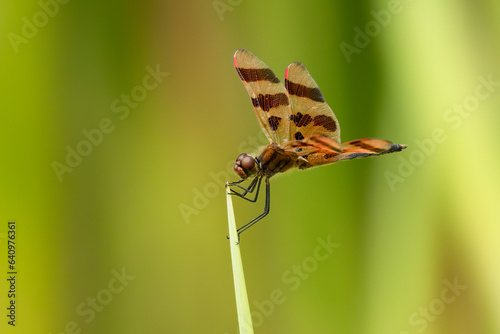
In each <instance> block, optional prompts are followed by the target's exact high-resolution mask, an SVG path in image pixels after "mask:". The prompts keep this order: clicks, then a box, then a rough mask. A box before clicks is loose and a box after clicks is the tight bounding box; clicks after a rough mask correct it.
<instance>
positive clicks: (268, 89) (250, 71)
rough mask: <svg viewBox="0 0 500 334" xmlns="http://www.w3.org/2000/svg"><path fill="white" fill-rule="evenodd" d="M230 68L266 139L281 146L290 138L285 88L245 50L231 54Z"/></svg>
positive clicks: (269, 70) (268, 69) (260, 62)
mask: <svg viewBox="0 0 500 334" xmlns="http://www.w3.org/2000/svg"><path fill="white" fill-rule="evenodd" d="M234 66H235V68H236V72H237V73H238V75H239V77H240V79H241V81H242V82H243V85H244V86H245V88H246V90H247V92H248V95H250V98H251V99H252V105H253V107H254V110H255V115H256V116H257V120H258V121H259V124H260V126H261V128H262V131H263V132H264V133H265V135H266V137H267V139H269V141H270V142H275V143H277V144H280V145H281V144H283V143H284V142H286V141H287V140H288V138H289V137H290V135H289V132H288V131H289V130H290V128H289V125H288V124H289V119H290V117H289V116H290V113H291V111H290V99H289V97H288V93H287V91H286V89H285V87H284V86H283V84H282V83H281V82H280V80H279V79H278V78H277V77H276V75H275V74H274V73H273V71H271V69H270V68H269V67H268V66H267V65H266V64H264V62H262V61H261V60H260V59H259V58H257V57H255V56H254V55H253V54H252V53H251V52H250V51H248V50H245V49H239V50H237V51H236V52H235V54H234Z"/></svg>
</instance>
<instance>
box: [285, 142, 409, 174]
mask: <svg viewBox="0 0 500 334" xmlns="http://www.w3.org/2000/svg"><path fill="white" fill-rule="evenodd" d="M406 147H407V146H406V145H398V144H393V143H392V142H390V141H388V140H382V139H375V138H364V139H357V140H352V141H349V142H346V143H343V144H339V143H337V142H336V141H335V140H333V139H332V138H328V137H324V136H322V135H312V136H310V137H307V138H304V139H301V140H292V141H290V142H288V143H286V144H285V146H284V148H285V149H288V150H291V151H293V152H295V153H297V155H299V157H300V160H299V161H300V162H299V164H298V168H299V169H306V168H311V167H316V166H321V165H326V164H332V163H335V162H338V161H341V160H350V159H356V158H364V157H370V156H377V155H382V154H388V153H393V152H399V151H402V150H403V149H405V148H406Z"/></svg>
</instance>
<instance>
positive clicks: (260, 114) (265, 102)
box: [229, 49, 407, 238]
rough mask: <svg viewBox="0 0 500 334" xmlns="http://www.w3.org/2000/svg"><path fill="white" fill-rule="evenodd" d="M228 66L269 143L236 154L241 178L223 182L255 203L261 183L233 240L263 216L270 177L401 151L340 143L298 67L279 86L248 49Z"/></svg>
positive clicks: (376, 143)
mask: <svg viewBox="0 0 500 334" xmlns="http://www.w3.org/2000/svg"><path fill="white" fill-rule="evenodd" d="M234 66H235V68H236V72H238V75H239V77H240V79H241V81H242V82H243V85H244V86H245V88H246V90H247V92H248V94H249V95H250V98H251V99H252V105H253V107H254V110H255V115H256V116H257V120H258V121H259V124H260V127H261V128H262V131H263V132H264V133H265V135H266V137H267V139H268V140H269V142H270V144H269V145H267V146H266V147H264V148H263V149H262V151H261V152H260V154H259V155H258V156H252V155H249V154H247V153H242V154H240V155H239V156H238V158H237V159H236V163H235V165H234V171H235V172H236V174H238V176H239V177H240V178H241V179H240V180H239V181H236V182H231V183H229V186H231V187H232V188H231V192H230V193H231V194H232V195H236V196H238V197H241V198H244V199H245V200H247V201H250V202H256V201H257V198H258V195H259V190H260V184H261V181H262V179H265V182H266V200H265V205H264V212H263V213H262V214H260V215H259V216H257V217H255V218H254V219H252V220H251V221H250V222H249V223H247V224H245V225H243V226H242V227H240V228H239V229H238V230H237V231H238V238H239V236H240V234H241V233H242V232H243V231H245V230H247V229H248V228H249V227H251V226H252V225H254V224H255V223H257V222H258V221H259V220H261V219H262V218H264V217H265V216H266V215H267V214H268V213H269V209H270V203H271V195H270V193H271V188H270V185H269V178H271V177H272V176H273V175H275V174H277V173H283V172H286V171H288V170H290V169H292V168H298V169H307V168H311V167H316V166H321V165H327V164H333V163H335V162H337V161H341V160H349V159H355V158H363V157H370V156H377V155H382V154H388V153H393V152H399V151H401V150H403V149H405V148H406V147H407V146H406V145H398V144H393V143H392V142H390V141H388V140H382V139H374V138H363V139H356V140H352V141H348V142H345V143H340V127H339V123H338V121H337V118H336V117H335V114H334V113H333V111H332V109H330V107H329V106H328V104H326V102H325V99H324V98H323V95H322V94H321V91H320V90H319V87H318V85H317V84H316V82H315V81H314V79H313V78H312V77H311V75H310V74H309V72H308V71H307V70H306V68H305V67H304V65H302V63H299V62H295V63H291V64H290V65H288V67H287V69H286V71H285V85H283V84H282V83H281V82H280V80H279V79H278V78H277V77H276V75H275V74H274V73H273V71H271V69H270V68H269V67H268V66H267V65H266V64H264V62H262V61H261V60H260V59H259V58H257V57H256V56H254V55H253V54H252V53H251V52H250V51H248V50H245V49H239V50H237V51H236V52H235V54H234ZM250 177H253V180H252V181H251V182H250V184H249V185H248V187H246V188H245V187H243V186H241V185H240V183H241V182H243V181H245V180H246V179H248V178H250ZM235 189H239V192H238V191H236V190H235ZM254 192H255V196H253V198H251V195H250V194H252V193H254Z"/></svg>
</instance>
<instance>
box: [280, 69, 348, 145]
mask: <svg viewBox="0 0 500 334" xmlns="http://www.w3.org/2000/svg"><path fill="white" fill-rule="evenodd" d="M285 87H286V90H287V91H288V95H289V97H290V103H291V112H292V115H291V116H290V121H291V122H290V130H289V134H290V138H289V140H301V139H303V138H307V137H311V136H313V135H322V136H325V137H328V138H330V139H332V140H334V141H336V142H337V143H339V144H340V127H339V123H338V121H337V118H336V117H335V114H334V113H333V111H332V109H331V108H330V107H329V106H328V104H326V102H325V99H324V98H323V95H322V94H321V91H320V90H319V87H318V85H317V84H316V82H315V81H314V79H313V78H312V77H311V75H310V74H309V72H308V71H307V69H306V68H305V66H304V65H302V63H298V62H296V63H291V64H290V65H289V66H288V67H287V69H286V72H285Z"/></svg>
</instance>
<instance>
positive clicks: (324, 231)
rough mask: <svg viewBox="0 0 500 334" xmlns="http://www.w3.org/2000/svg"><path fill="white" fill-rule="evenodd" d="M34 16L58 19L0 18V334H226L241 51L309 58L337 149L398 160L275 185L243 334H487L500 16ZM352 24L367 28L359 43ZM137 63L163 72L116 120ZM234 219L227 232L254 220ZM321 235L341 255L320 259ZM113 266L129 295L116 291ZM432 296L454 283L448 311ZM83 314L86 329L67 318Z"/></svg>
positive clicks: (68, 11)
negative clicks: (82, 152) (366, 149)
mask: <svg viewBox="0 0 500 334" xmlns="http://www.w3.org/2000/svg"><path fill="white" fill-rule="evenodd" d="M41 3H42V4H47V3H48V4H50V5H43V6H44V7H46V8H49V9H46V11H50V12H51V14H52V15H50V16H49V15H47V14H40V11H42V10H43V9H42V7H41V5H40V3H38V2H36V1H22V2H11V1H10V2H6V1H4V2H2V3H1V4H0V13H2V14H1V19H0V27H1V33H0V35H1V36H2V39H1V43H0V63H1V72H0V73H1V76H2V78H1V81H0V85H1V89H0V96H1V100H0V101H1V127H2V131H1V134H0V135H1V140H0V152H1V155H2V161H1V167H0V168H1V174H0V244H1V245H0V259H2V260H0V268H2V269H1V273H2V275H1V277H4V278H2V279H1V280H0V295H1V296H2V297H1V298H0V301H1V303H2V304H1V309H2V310H3V311H2V317H1V319H2V322H1V324H0V328H1V332H2V333H4V332H7V333H54V334H55V333H70V332H71V333H73V332H74V333H220V334H226V333H227V334H229V333H237V332H238V329H237V328H238V327H237V318H236V307H235V301H234V288H233V282H232V272H231V263H230V255H229V245H228V241H227V240H226V235H227V217H226V207H225V205H226V202H225V196H224V188H223V183H224V182H225V181H226V180H227V179H228V178H229V179H230V180H236V179H237V178H236V176H235V175H233V174H232V172H231V168H230V163H231V162H232V161H234V159H235V158H236V156H237V155H238V154H239V153H241V151H242V150H254V149H256V148H257V146H258V145H262V144H265V141H264V140H263V139H262V135H261V134H260V128H259V126H258V124H257V122H256V120H255V116H254V115H253V111H252V107H251V103H250V100H249V98H248V96H247V93H246V92H245V90H244V88H243V86H242V84H241V83H240V81H239V79H238V77H237V75H236V73H235V71H234V68H233V62H232V55H233V53H234V51H235V50H236V49H238V48H241V47H244V48H247V49H249V50H250V51H252V52H253V53H254V54H255V55H257V56H258V57H259V58H261V59H262V60H263V61H264V62H266V63H267V64H268V65H269V66H270V67H271V68H272V69H273V70H274V71H275V73H276V74H277V75H278V77H282V76H283V73H284V70H285V68H286V66H287V65H288V64H289V63H290V62H292V61H301V62H303V63H304V64H305V65H306V66H307V68H308V70H309V72H310V73H311V74H312V75H313V76H314V78H315V80H316V82H317V83H318V84H319V86H320V87H321V89H322V92H323V95H324V96H325V98H326V100H327V102H328V103H329V105H330V106H331V107H332V109H333V110H334V112H335V113H336V115H337V118H338V119H339V121H340V124H341V126H342V139H343V140H353V139H357V138H362V137H378V138H383V139H389V140H392V141H394V142H396V143H404V144H407V145H409V147H408V149H407V150H405V151H404V152H402V153H398V154H392V155H388V156H384V157H380V158H376V159H365V160H354V161H349V162H343V163H339V164H338V165H334V166H328V167H322V168H317V169H313V170H310V171H306V172H293V173H291V174H289V175H287V176H282V177H276V179H274V178H273V179H272V182H271V184H272V209H271V213H270V215H269V216H268V217H267V218H266V219H265V220H264V221H262V222H260V223H259V224H258V225H256V226H255V227H253V228H252V229H251V230H249V231H248V232H246V233H245V234H243V241H242V244H241V248H242V256H243V261H244V265H245V274H246V278H247V287H248V293H249V299H250V303H251V307H252V310H253V314H254V326H255V332H256V333H367V334H370V333H373V334H380V333H394V334H413V333H427V334H433V333H455V334H457V333H458V334H460V333H467V334H469V333H470V334H482V333H485V334H490V333H491V334H493V333H498V332H499V330H500V288H499V286H500V284H499V282H500V263H499V254H500V243H499V242H498V239H499V236H500V218H499V217H500V205H499V204H500V191H499V187H500V176H499V173H498V171H499V170H500V158H499V153H498V152H499V150H498V144H499V142H500V134H499V131H498V128H499V125H500V113H499V107H500V86H498V85H496V86H493V87H491V91H488V90H487V88H485V87H479V88H478V86H480V85H481V80H480V79H478V78H480V77H482V78H484V79H486V80H487V79H488V78H489V77H491V78H492V80H493V81H494V82H500V62H499V59H500V2H498V1H496V0H480V1H466V0H462V1H453V0H443V1H429V0H419V1H410V0H401V1H400V2H399V4H398V2H397V1H357V2H347V1H343V2H340V1H330V2H329V1H310V2H307V1H273V2H268V1H257V0H255V1H249V0H242V1H237V0H232V1H230V0H220V1H218V2H217V3H218V5H219V6H220V7H219V13H218V11H217V10H216V8H215V7H214V2H213V1H212V0H209V1H186V2H182V1H146V2H142V3H139V2H121V1H107V2H101V1H70V2H68V3H65V4H60V3H58V5H57V6H58V7H57V8H56V7H55V5H54V3H56V2H54V1H50V0H42V1H41ZM224 4H225V6H227V7H223V6H224ZM393 6H395V7H394V8H397V10H398V13H397V14H392V15H391V16H390V19H389V18H388V17H387V16H385V23H384V24H383V25H380V24H378V23H376V24H375V23H374V22H376V21H374V20H375V18H374V17H375V16H379V17H380V15H382V14H380V13H381V11H382V13H387V11H388V10H389V9H391V8H393ZM372 11H374V12H372ZM384 11H385V12H384ZM374 13H375V14H374ZM377 13H378V14H377ZM44 15H45V16H44ZM382 17H383V16H382ZM44 18H45V19H44ZM26 20H27V21H30V22H34V20H35V22H37V25H38V26H39V27H38V28H36V30H35V31H33V30H31V31H30V30H29V28H23V26H24V25H26ZM355 28H359V29H360V30H362V31H365V29H366V28H368V29H373V30H370V34H371V35H372V37H370V40H369V43H368V42H367V41H366V40H365V41H364V42H365V44H367V45H361V44H360V43H362V42H363V40H360V39H359V37H358V39H357V40H355V38H356V35H357V34H358V33H357V32H356V30H355ZM23 29H24V30H23ZM26 29H28V30H26ZM23 31H24V33H28V35H30V34H31V35H30V37H29V38H26V39H24V40H22V42H20V44H17V45H14V44H15V43H13V42H12V41H13V36H14V35H13V34H16V35H17V36H21V37H22V36H23ZM17 41H19V39H17ZM356 42H357V43H358V46H360V47H358V49H357V50H356V52H354V53H352V54H350V56H348V57H346V55H345V54H344V53H343V52H342V49H341V45H344V46H345V45H346V44H349V45H351V46H355V45H356V44H355V43H356ZM342 43H345V44H342ZM148 66H149V67H150V68H153V69H154V68H157V67H158V68H159V69H160V70H161V71H163V72H168V73H169V75H168V76H167V77H165V78H164V79H163V81H162V82H160V83H159V84H158V85H157V87H156V88H154V89H152V90H151V91H148V92H147V96H144V99H142V100H141V101H136V102H137V104H136V105H134V107H133V108H129V114H128V115H127V116H125V114H123V113H122V112H119V113H115V112H113V109H112V103H113V102H114V101H115V100H116V99H118V100H120V99H121V97H122V95H124V94H125V95H130V94H131V92H136V93H137V92H139V90H140V88H137V87H138V86H141V85H143V79H144V77H145V76H146V75H147V74H148V71H147V70H146V68H147V67H148ZM134 89H135V90H134ZM477 92H479V94H483V95H481V96H483V97H484V98H482V99H477V98H475V97H474V96H475V94H476V93H477ZM487 93H489V94H487ZM485 94H486V95H488V96H487V97H486V95H485ZM120 103H121V102H120ZM464 104H465V107H466V108H465V107H463V108H462V109H463V111H462V113H459V112H457V111H456V110H458V108H460V105H464ZM124 105H125V104H124V103H121V104H120V106H124ZM457 105H458V107H457ZM453 108H455V109H453ZM450 110H451V111H450ZM454 110H455V111H454ZM468 110H470V111H468ZM120 117H122V118H123V119H122V118H120ZM103 119H109V120H110V122H111V123H110V124H111V125H112V128H113V131H111V132H110V133H107V134H103V138H102V140H101V141H100V143H99V144H98V145H93V146H92V147H91V152H90V153H89V154H88V155H87V156H84V157H83V158H82V161H81V162H80V163H78V164H77V166H75V167H74V168H72V171H71V172H67V173H64V174H63V175H62V181H60V180H59V179H58V177H57V175H56V173H55V172H54V169H53V164H54V162H59V163H62V164H65V159H66V155H67V147H68V146H69V147H71V148H73V149H76V148H77V147H78V145H84V144H81V143H82V141H84V140H86V137H85V135H84V134H83V132H82V131H84V130H87V131H91V130H94V129H97V128H98V127H99V124H100V122H102V120H103ZM436 132H437V133H440V134H439V136H438V137H439V140H438V141H436V139H434V137H433V136H434V135H433V134H435V133H436ZM235 204H236V207H235V210H236V214H237V218H238V221H239V222H240V223H244V222H246V221H248V220H249V219H251V218H252V217H253V216H255V215H256V214H258V213H260V211H261V210H262V206H263V203H262V202H259V203H258V204H255V205H251V204H249V203H242V201H235ZM9 220H14V221H16V222H17V239H16V241H17V257H18V263H17V270H18V272H19V274H18V282H17V283H18V284H17V289H18V295H17V306H18V308H17V323H16V326H15V328H13V327H12V326H8V325H7V324H6V322H7V320H6V317H5V314H6V310H5V308H6V307H7V302H8V299H7V286H6V279H5V278H6V277H7V251H6V233H7V222H8V221H9ZM318 238H320V239H322V240H328V239H329V240H331V241H332V242H334V243H336V244H338V247H337V248H335V250H334V251H333V253H332V254H329V256H328V257H327V258H326V259H325V260H324V261H318V260H317V257H316V258H315V254H316V255H317V252H316V250H317V247H318V246H319V245H320V242H319V241H318ZM297 268H300V269H297ZM113 270H115V271H117V272H122V270H124V271H125V273H126V274H127V275H130V276H134V277H135V278H134V279H133V280H130V281H128V283H127V285H126V286H125V287H124V288H123V289H122V290H121V291H120V292H117V293H114V294H112V293H111V294H110V293H109V291H110V287H109V284H110V282H114V283H113V284H115V283H116V282H115V281H114V280H113V277H114V274H113ZM290 277H293V278H294V282H295V284H290V283H289V281H288V280H287V278H290ZM445 281H448V282H451V283H453V282H454V281H456V282H458V284H459V285H461V286H463V289H462V290H459V291H458V293H459V294H458V295H454V298H453V301H449V298H451V296H453V294H452V293H451V292H450V291H447V292H446V291H445V294H444V296H445V297H443V289H445V288H446V286H447V285H446V283H445ZM117 286H119V284H118V283H116V287H117ZM277 294H278V295H280V296H281V297H280V298H279V302H278V303H273V304H270V303H271V302H269V300H270V299H271V298H272V296H276V295H277ZM110 296H111V297H110ZM89 298H90V299H89ZM92 298H96V300H97V304H98V306H99V311H98V312H97V311H96V312H95V317H93V318H92V319H91V318H90V315H89V313H87V314H86V315H84V316H82V315H81V314H79V313H78V311H77V309H78V308H79V307H83V309H84V310H89V309H90V307H89V306H86V303H88V302H89V300H92ZM443 298H444V299H446V300H448V301H449V302H443V300H444V299H443ZM82 303H83V306H82ZM80 310H82V309H80ZM426 310H428V311H426ZM426 312H427V313H426ZM424 314H427V315H424ZM425 319H426V320H425ZM87 321H88V322H87ZM73 324H75V325H73ZM72 326H76V329H75V328H73V327H72Z"/></svg>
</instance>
